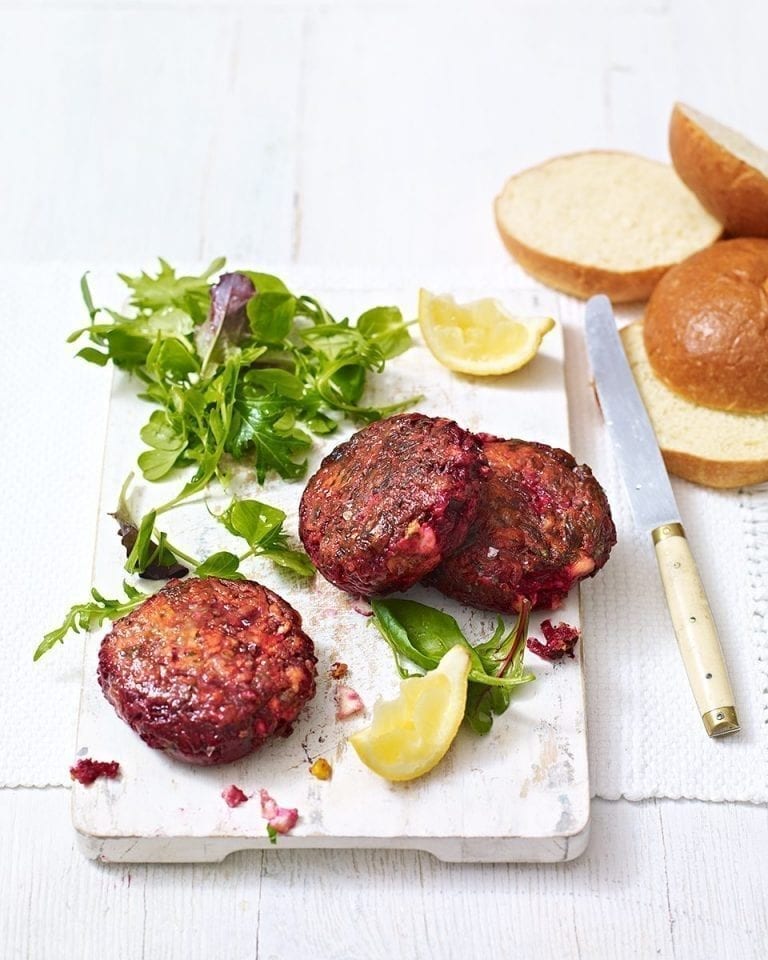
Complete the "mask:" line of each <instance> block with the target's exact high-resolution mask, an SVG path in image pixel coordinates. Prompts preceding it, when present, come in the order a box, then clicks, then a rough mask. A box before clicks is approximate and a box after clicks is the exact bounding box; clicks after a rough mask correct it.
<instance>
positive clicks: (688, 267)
mask: <svg viewBox="0 0 768 960" xmlns="http://www.w3.org/2000/svg"><path fill="white" fill-rule="evenodd" d="M644 340H645V348H646V350H647V352H648V359H649V360H650V362H651V366H652V367H653V369H654V372H655V373H656V375H657V376H658V377H659V378H660V379H661V380H663V381H664V383H666V384H667V386H668V387H670V388H671V389H672V390H674V391H676V392H677V393H679V394H680V395H681V396H683V397H685V398H686V399H688V400H691V401H692V402H693V403H697V404H700V405H702V406H706V407H713V408H715V409H717V410H733V411H737V412H740V413H765V412H766V411H768V240H766V239H759V238H751V239H750V238H745V237H740V238H738V239H735V240H724V241H723V242H722V243H717V244H715V246H713V247H710V248H709V249H708V250H702V251H701V252H700V253H697V254H694V255H693V256H692V257H689V258H688V259H687V260H685V261H684V262H683V263H680V264H678V265H677V266H676V267H673V268H672V269H671V270H670V271H669V273H667V274H666V276H664V277H663V278H662V279H661V281H660V282H659V284H658V286H657V287H656V289H655V290H654V292H653V295H652V296H651V299H650V300H649V302H648V306H647V308H646V311H645V322H644Z"/></svg>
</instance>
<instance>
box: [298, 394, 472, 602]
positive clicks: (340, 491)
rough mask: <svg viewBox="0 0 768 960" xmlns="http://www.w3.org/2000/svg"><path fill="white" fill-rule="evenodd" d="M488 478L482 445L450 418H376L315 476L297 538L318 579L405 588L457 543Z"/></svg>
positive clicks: (350, 586) (349, 586) (366, 591)
mask: <svg viewBox="0 0 768 960" xmlns="http://www.w3.org/2000/svg"><path fill="white" fill-rule="evenodd" d="M486 473H487V465H486V461H485V457H484V455H483V452H482V444H481V442H480V440H479V439H478V438H477V437H475V436H474V435H473V434H471V433H468V432H467V431H466V430H462V428H461V427H459V426H458V425H457V424H455V423H454V422H453V421H452V420H446V419H445V418H442V417H437V418H435V417H426V416H423V415H422V414H419V413H409V414H401V415H399V416H395V417H389V418H387V419H386V420H379V421H378V422H376V423H372V424H371V425H370V426H368V427H366V428H365V429H364V430H360V431H359V433H356V434H355V435H354V436H353V437H352V438H351V439H350V440H348V441H347V442H346V443H342V444H340V445H339V446H338V447H336V449H335V450H333V451H332V452H331V453H330V454H329V455H328V456H327V457H326V458H325V459H324V460H323V462H322V464H321V465H320V469H319V470H318V471H317V473H316V474H315V475H314V476H313V477H311V479H310V481H309V483H308V484H307V488H306V490H305V491H304V495H303V497H302V498H301V506H300V509H299V534H300V536H301V539H302V542H303V543H304V546H305V548H306V550H307V553H308V554H309V555H310V557H311V558H312V560H313V561H314V563H315V566H316V567H317V569H318V570H319V571H320V573H322V575H323V576H324V577H325V578H326V579H327V580H330V581H331V583H334V584H335V585H336V586H337V587H340V588H341V589H342V590H346V591H348V592H349V593H352V594H356V595H360V596H366V597H367V596H373V595H377V594H379V595H380V594H386V593H391V592H393V591H395V590H407V589H408V588H409V587H411V586H413V584H414V583H416V581H417V580H420V579H421V578H422V577H424V576H425V575H426V574H427V573H429V572H430V570H433V569H434V568H435V567H436V566H437V565H438V563H440V561H441V560H442V559H443V558H444V557H446V556H447V555H448V554H450V553H451V552H452V551H454V550H456V549H457V548H458V547H459V546H460V544H461V543H462V542H463V540H464V538H465V536H466V535H467V531H468V530H469V527H470V524H471V523H472V521H473V520H474V518H475V515H476V514H477V510H478V504H479V498H480V495H481V492H482V486H483V483H484V479H485V474H486Z"/></svg>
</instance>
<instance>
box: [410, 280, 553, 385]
mask: <svg viewBox="0 0 768 960" xmlns="http://www.w3.org/2000/svg"><path fill="white" fill-rule="evenodd" d="M554 325H555V321H554V320H553V319H552V318H551V317H513V316H512V315H511V314H510V313H507V311H506V310H505V309H504V307H503V306H502V305H501V304H500V303H499V302H498V300H493V299H490V298H488V299H485V300H476V301H474V302H473V303H467V304H459V303H456V301H455V300H454V299H453V297H451V296H436V295H435V294H433V293H429V291H427V290H420V291H419V326H420V327H421V333H422V336H423V337H424V341H425V343H426V344H427V346H428V347H429V349H430V350H431V352H432V354H433V355H434V357H435V358H436V359H437V360H439V361H440V363H442V364H443V366H445V367H448V369H449V370H455V371H456V372H458V373H472V374H475V376H481V377H482V376H492V375H498V374H502V373H512V371H513V370H519V369H520V368H521V367H524V366H525V364H526V363H528V362H529V361H531V360H532V359H533V358H534V357H535V356H536V354H537V352H538V350H539V347H540V346H541V340H542V337H543V336H544V334H545V333H547V332H548V331H550V330H551V329H552V327H554Z"/></svg>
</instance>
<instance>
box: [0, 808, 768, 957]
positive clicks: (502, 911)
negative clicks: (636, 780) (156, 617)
mask: <svg viewBox="0 0 768 960" xmlns="http://www.w3.org/2000/svg"><path fill="white" fill-rule="evenodd" d="M67 801H68V791H66V790H47V791H29V790H25V791H8V790H5V791H0V831H1V832H0V847H2V850H3V853H4V856H3V857H2V858H0V904H2V906H1V907H0V918H1V920H0V955H2V956H3V957H4V958H12V960H16V958H17V957H26V956H29V957H34V958H35V960H49V958H50V960H62V958H68V957H73V958H74V957H77V958H78V960H110V958H121V957H147V958H154V957H162V958H163V960H176V958H178V960H182V958H183V960H189V958H197V957H200V958H202V957H210V956H216V957H218V956H226V957H228V958H232V960H239V958H246V957H249V958H251V957H256V956H259V957H275V958H282V957H286V958H287V957H290V958H292V960H303V958H317V960H342V958H348V957H352V956H359V957H366V958H370V960H378V958H386V960H389V958H391V957H394V956H396V957H398V958H402V960H412V958H413V960H417V958H423V957H427V956H439V957H445V958H453V957H455V958H457V960H460V958H461V960H463V958H465V957H467V956H482V955H485V954H488V955H496V956H509V955H515V956H520V957H524V958H542V960H545V958H546V960H548V958H551V957H553V956H560V957H564V958H568V957H576V956H582V957H626V956H638V957H648V956H662V957H671V956H675V957H676V958H677V960H701V958H702V957H715V956H721V957H722V956H733V957H739V960H762V958H763V957H764V956H765V949H764V948H765V944H766V943H768V917H767V916H766V889H768V884H767V882H766V881H767V880H768V877H766V862H768V857H766V850H765V837H766V817H768V812H767V811H766V810H765V809H762V808H759V807H749V806H740V805H737V804H695V803H686V802H673V801H656V802H654V801H648V802H645V803H641V804H630V803H627V802H624V801H620V802H617V803H610V802H606V801H597V802H595V804H594V829H593V836H592V842H591V845H590V847H589V849H588V851H587V853H586V854H585V855H584V856H583V857H582V858H581V859H579V860H577V861H574V862H572V863H569V864H560V865H547V866H532V865H516V866H510V865H466V864H465V865H458V864H444V863H441V862H440V861H437V860H435V859H434V858H432V857H430V856H429V855H428V854H417V853H407V852H403V853H385V852H381V851H379V852H376V851H367V852H366V851H346V852H345V851H337V852H331V851H323V852H321V851H305V852H297V851H287V850H280V849H277V850H270V851H267V852H265V853H264V854H261V853H243V854H235V855H233V856H232V857H230V858H229V859H228V860H227V861H225V862H224V863H223V864H213V865H197V866H163V865H155V866H147V867H137V866H135V865H129V866H121V865H112V866H108V865H100V864H95V863H91V862H89V861H85V860H84V859H82V857H81V856H80V854H79V853H78V851H77V850H76V849H75V848H74V839H73V835H72V833H71V832H70V831H68V830H67V829H66V820H67V816H68V810H67ZM41 824H46V827H45V828H44V829H43V830H42V831H41V828H40V825H41ZM662 826H663V832H662ZM35 837H37V838H38V842H33V840H34V838H35ZM750 837H751V838H753V839H752V840H751V842H747V839H746V838H750ZM705 840H706V842H705ZM718 880H719V884H718ZM737 892H738V894H737Z"/></svg>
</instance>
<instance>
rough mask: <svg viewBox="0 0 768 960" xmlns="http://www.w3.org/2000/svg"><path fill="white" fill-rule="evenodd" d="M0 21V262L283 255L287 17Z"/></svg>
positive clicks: (287, 211)
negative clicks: (0, 196)
mask: <svg viewBox="0 0 768 960" xmlns="http://www.w3.org/2000/svg"><path fill="white" fill-rule="evenodd" d="M2 18H3V19H2V30H0V113H2V116H3V134H4V143H5V144H6V147H5V148H4V150H3V156H2V161H0V171H1V172H2V180H3V183H4V184H5V185H6V191H5V195H4V210H3V226H4V229H3V231H2V232H1V233H0V258H6V259H16V260H27V259H46V258H47V259H65V258H67V257H78V256H79V255H83V256H86V257H89V258H95V259H102V260H103V259H109V258H111V257H119V258H120V260H121V261H122V262H124V263H125V264H126V267H131V266H134V265H138V264H146V262H147V260H148V259H150V258H152V257H154V256H155V255H157V254H160V255H164V256H165V257H166V258H168V259H171V260H173V259H176V260H178V259H180V258H186V259H195V258H198V257H201V258H202V257H206V256H211V255H212V254H213V252H214V251H215V253H220V252H222V251H223V250H226V251H227V252H229V253H230V254H231V255H233V256H237V255H238V254H239V253H241V252H245V251H246V250H247V251H248V252H250V253H251V254H252V255H254V256H260V257H265V258H270V259H274V258H280V259H285V258H287V256H288V254H289V252H290V246H291V237H292V231H293V213H292V211H293V185H294V163H293V158H294V156H295V151H294V139H295V132H296V126H295V124H296V102H297V98H296V83H297V80H298V76H299V69H298V64H299V57H300V53H301V44H300V35H301V34H300V23H301V16H300V14H299V13H297V12H291V11H282V10H280V9H279V8H262V9H260V10H258V11H255V10H240V9H234V10H227V9H219V10H216V11H207V10H206V9H204V8H195V9H193V10H190V11H184V10H183V9H180V8H177V9H167V8H165V7H160V8H157V9H155V8H147V9H145V10H144V11H143V12H142V14H141V15H137V14H136V13H135V12H131V11H130V10H125V9H122V8H120V7H118V8H116V9H115V10H110V9H107V8H104V9H103V10H102V9H82V8H76V9H74V10H69V9H67V8H66V7H63V8H57V9H47V10H46V11H45V12H44V14H41V13H40V12H39V11H37V12H36V11H35V10H27V9H24V10H7V11H4V12H3V14H2ZM20 91H21V92H22V93H21V95H20ZM9 145H12V146H9ZM9 185H11V187H12V188H11V189H8V186H9Z"/></svg>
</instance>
